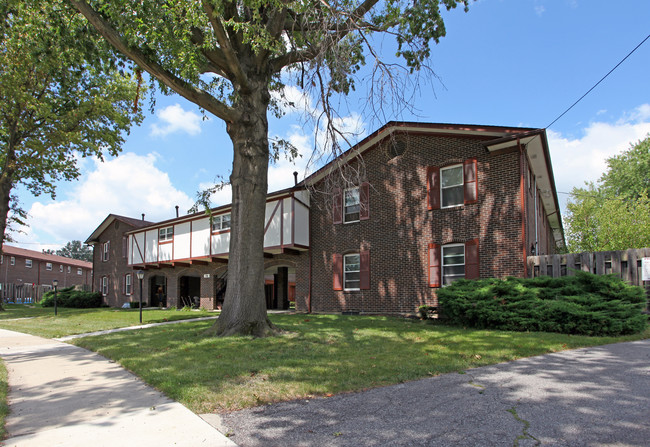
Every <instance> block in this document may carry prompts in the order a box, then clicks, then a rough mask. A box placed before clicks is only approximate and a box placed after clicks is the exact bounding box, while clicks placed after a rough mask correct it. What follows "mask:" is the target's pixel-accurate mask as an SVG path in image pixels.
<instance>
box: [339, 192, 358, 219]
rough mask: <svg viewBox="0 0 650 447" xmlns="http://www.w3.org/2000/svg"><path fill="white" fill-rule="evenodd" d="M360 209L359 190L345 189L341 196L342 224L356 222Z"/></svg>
mask: <svg viewBox="0 0 650 447" xmlns="http://www.w3.org/2000/svg"><path fill="white" fill-rule="evenodd" d="M360 209H361V202H360V200H359V188H350V189H346V190H345V193H344V196H343V222H357V221H358V220H359V210H360Z"/></svg>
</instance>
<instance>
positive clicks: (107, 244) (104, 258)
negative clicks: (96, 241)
mask: <svg viewBox="0 0 650 447" xmlns="http://www.w3.org/2000/svg"><path fill="white" fill-rule="evenodd" d="M102 245H103V253H102V261H104V262H106V261H108V259H109V253H110V248H111V241H106V242H104V244H102ZM69 268H70V267H68V269H69ZM68 273H70V271H68Z"/></svg>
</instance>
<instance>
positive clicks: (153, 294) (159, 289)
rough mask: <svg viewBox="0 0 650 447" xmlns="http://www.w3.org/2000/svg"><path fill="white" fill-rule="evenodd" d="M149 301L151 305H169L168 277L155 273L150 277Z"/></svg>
mask: <svg viewBox="0 0 650 447" xmlns="http://www.w3.org/2000/svg"><path fill="white" fill-rule="evenodd" d="M149 295H150V296H149V303H150V305H151V306H158V307H167V278H166V277H165V276H162V275H154V276H152V277H151V278H150V279H149Z"/></svg>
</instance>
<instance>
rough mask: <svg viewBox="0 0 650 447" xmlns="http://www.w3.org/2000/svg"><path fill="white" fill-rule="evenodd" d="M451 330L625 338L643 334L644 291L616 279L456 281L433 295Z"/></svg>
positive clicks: (580, 274)
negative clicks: (468, 328)
mask: <svg viewBox="0 0 650 447" xmlns="http://www.w3.org/2000/svg"><path fill="white" fill-rule="evenodd" d="M438 299H439V302H440V308H441V316H442V317H443V318H444V319H445V320H446V321H448V322H449V323H452V324H459V325H463V326H468V327H474V328H484V329H500V330H511V331H544V332H560V333H565V334H582V335H599V336H601V335H603V336H604V335H609V336H616V335H624V334H633V333H637V332H641V331H643V330H645V328H646V325H647V318H646V317H645V316H644V315H643V313H642V310H643V303H645V299H646V297H645V291H644V290H643V289H642V288H641V287H637V286H631V285H629V284H627V283H625V282H624V281H622V280H621V279H620V278H618V277H617V276H615V275H594V274H591V273H587V272H576V275H575V276H564V277H561V278H550V277H544V276H543V277H539V278H533V279H522V278H507V279H505V280H497V279H481V280H474V281H470V280H459V281H456V282H454V283H453V284H452V285H450V286H447V287H443V288H441V289H440V290H439V291H438Z"/></svg>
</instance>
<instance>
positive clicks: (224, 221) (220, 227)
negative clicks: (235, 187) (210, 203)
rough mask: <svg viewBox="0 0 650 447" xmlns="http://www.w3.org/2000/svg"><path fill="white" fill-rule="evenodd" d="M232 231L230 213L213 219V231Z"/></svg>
mask: <svg viewBox="0 0 650 447" xmlns="http://www.w3.org/2000/svg"><path fill="white" fill-rule="evenodd" d="M229 229H230V213H228V214H221V215H219V216H215V217H213V218H212V231H213V232H217V231H224V230H229Z"/></svg>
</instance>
